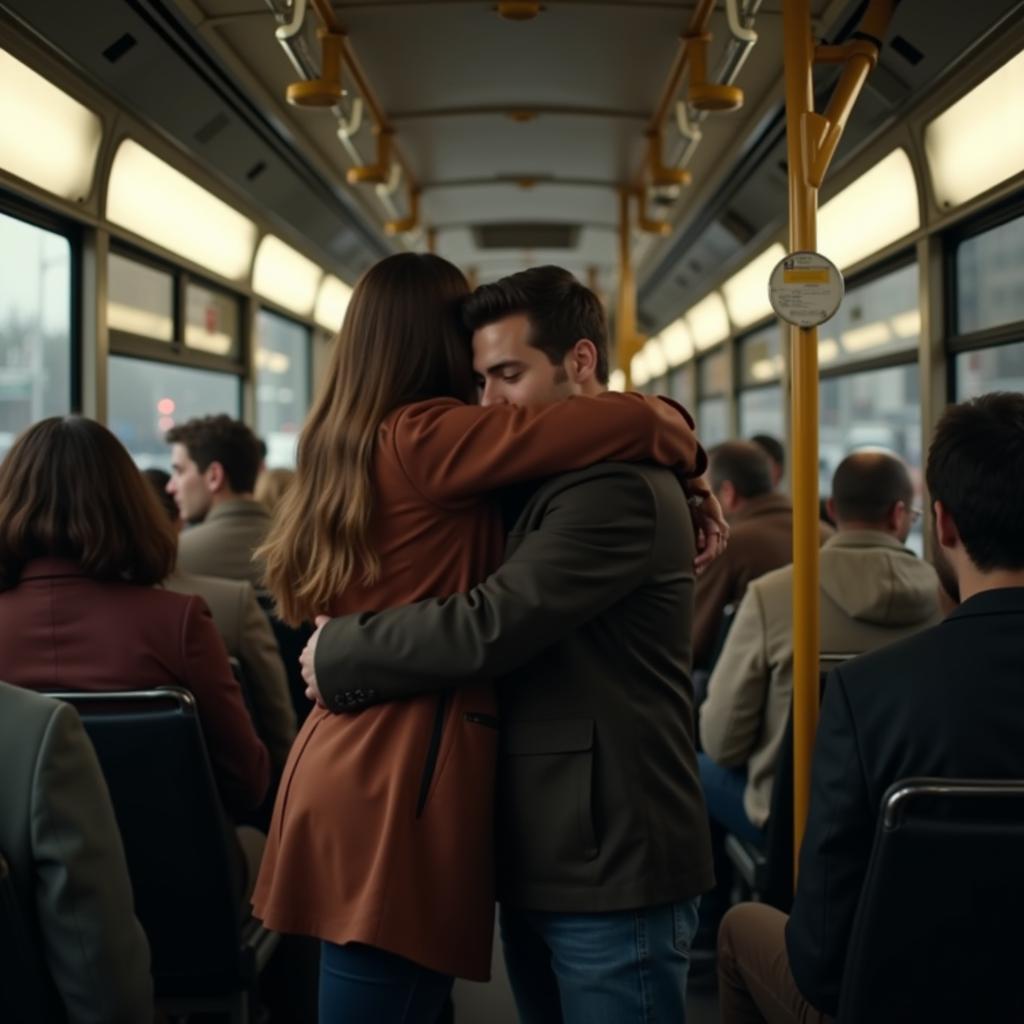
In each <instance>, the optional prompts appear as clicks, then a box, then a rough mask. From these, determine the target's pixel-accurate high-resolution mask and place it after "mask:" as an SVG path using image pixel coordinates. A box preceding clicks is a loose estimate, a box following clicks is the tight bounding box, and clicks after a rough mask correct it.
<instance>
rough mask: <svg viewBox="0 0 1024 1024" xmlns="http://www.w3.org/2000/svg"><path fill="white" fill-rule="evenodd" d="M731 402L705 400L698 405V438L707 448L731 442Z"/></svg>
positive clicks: (713, 399)
mask: <svg viewBox="0 0 1024 1024" xmlns="http://www.w3.org/2000/svg"><path fill="white" fill-rule="evenodd" d="M729 434H730V431H729V402H728V400H727V399H725V398H705V399H704V400H703V401H702V402H698V403H697V437H698V439H699V440H700V443H701V444H702V445H703V446H704V447H705V448H710V447H711V446H712V445H715V444H720V443H721V442H722V441H728V440H729Z"/></svg>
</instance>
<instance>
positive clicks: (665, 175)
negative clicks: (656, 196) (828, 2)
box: [647, 128, 693, 188]
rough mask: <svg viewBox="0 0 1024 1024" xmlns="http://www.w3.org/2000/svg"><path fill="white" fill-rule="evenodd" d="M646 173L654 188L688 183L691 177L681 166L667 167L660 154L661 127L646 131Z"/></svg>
mask: <svg viewBox="0 0 1024 1024" xmlns="http://www.w3.org/2000/svg"><path fill="white" fill-rule="evenodd" d="M647 174H648V177H649V178H650V182H651V184H652V185H654V186H655V187H656V188H658V187H665V186H672V185H689V184H690V181H691V180H692V178H693V175H691V174H690V172H689V171H688V170H686V169H685V168H682V167H668V166H666V164H665V160H664V158H663V156H662V137H661V129H660V128H659V129H657V130H654V131H649V132H648V133H647Z"/></svg>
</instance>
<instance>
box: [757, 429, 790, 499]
mask: <svg viewBox="0 0 1024 1024" xmlns="http://www.w3.org/2000/svg"><path fill="white" fill-rule="evenodd" d="M750 442H751V444H756V445H757V447H758V448H760V449H761V450H762V451H763V452H764V453H765V455H767V456H768V458H769V460H770V461H771V464H772V484H773V486H775V487H778V486H779V482H780V481H781V480H782V478H783V477H784V476H785V475H786V449H785V448H783V446H782V442H781V441H780V440H779V439H778V438H777V437H772V435H771V434H754V436H753V437H752V438H751V439H750Z"/></svg>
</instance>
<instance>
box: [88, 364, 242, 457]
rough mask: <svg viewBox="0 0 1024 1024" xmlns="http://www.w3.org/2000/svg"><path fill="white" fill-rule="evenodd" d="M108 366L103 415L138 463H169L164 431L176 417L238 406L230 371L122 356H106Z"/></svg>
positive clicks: (232, 412) (234, 412) (237, 382)
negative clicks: (106, 406) (201, 368)
mask: <svg viewBox="0 0 1024 1024" xmlns="http://www.w3.org/2000/svg"><path fill="white" fill-rule="evenodd" d="M109 369H110V376H109V382H108V383H109V389H110V401H109V407H108V416H107V420H108V423H109V425H110V429H111V430H112V431H113V432H114V433H115V434H116V435H117V436H118V437H119V438H120V439H121V441H122V442H123V443H124V446H125V447H126V448H127V449H128V451H130V452H131V453H132V457H133V458H134V459H135V461H136V463H138V465H139V467H140V468H142V469H146V468H147V467H149V466H159V467H161V468H162V469H168V468H169V466H170V454H171V453H170V448H169V447H168V446H167V443H166V442H165V441H164V434H166V432H167V431H168V430H170V429H171V427H173V426H174V425H175V424H176V423H184V422H185V421H186V420H190V419H192V418H193V417H194V416H213V415H216V414H217V413H227V415H229V416H235V417H237V416H238V415H239V414H240V412H241V379H240V378H239V377H236V376H235V375H234V374H231V373H215V372H213V371H211V370H194V369H192V368H191V367H184V366H173V365H171V364H170V363H157V362H152V361H149V360H145V359H128V358H126V357H124V356H111V357H110V362H109Z"/></svg>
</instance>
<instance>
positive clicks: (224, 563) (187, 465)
mask: <svg viewBox="0 0 1024 1024" xmlns="http://www.w3.org/2000/svg"><path fill="white" fill-rule="evenodd" d="M167 443H168V444H169V445H171V479H170V482H169V483H168V484H167V493H168V494H170V495H171V496H172V497H173V498H174V500H175V502H176V503H177V506H178V510H179V512H180V513H181V518H182V519H184V520H185V522H187V523H189V524H191V525H190V526H189V528H188V529H186V530H185V531H184V532H183V533H182V535H181V537H180V539H179V541H178V567H179V568H180V569H183V570H184V571H185V572H194V573H200V574H201V575H203V576H224V577H226V578H227V579H232V580H248V581H249V582H250V583H251V584H252V585H253V586H254V587H256V588H257V589H259V588H260V587H261V586H262V584H263V569H262V567H261V566H260V565H259V564H258V563H257V562H255V561H253V552H254V551H255V550H256V548H258V547H259V546H260V544H262V543H263V540H264V538H265V537H266V535H267V531H268V530H269V529H270V513H269V512H268V511H267V510H266V509H265V508H264V507H263V505H261V504H260V503H259V502H258V501H256V499H255V498H253V496H252V492H253V488H254V487H255V486H256V476H257V474H258V473H259V469H260V464H261V462H262V461H263V453H262V449H261V448H260V442H259V440H258V439H257V437H256V435H255V434H254V433H253V432H252V431H251V430H250V429H249V428H248V427H247V426H246V425H245V424H244V423H242V422H241V421H240V420H235V419H232V418H231V417H230V416H224V415H220V416H203V417H200V418H197V419H192V420H188V422H186V423H181V424H179V425H178V426H175V427H172V428H171V429H170V430H169V431H168V432H167Z"/></svg>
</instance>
